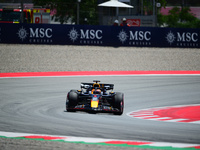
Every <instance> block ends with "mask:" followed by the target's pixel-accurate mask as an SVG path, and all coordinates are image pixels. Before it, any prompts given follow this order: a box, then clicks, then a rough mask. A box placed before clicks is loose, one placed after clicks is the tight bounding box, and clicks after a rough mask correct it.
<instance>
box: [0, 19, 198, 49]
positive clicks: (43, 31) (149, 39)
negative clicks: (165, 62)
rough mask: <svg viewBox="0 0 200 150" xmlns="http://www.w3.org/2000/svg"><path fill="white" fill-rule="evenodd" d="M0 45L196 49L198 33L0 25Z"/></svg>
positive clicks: (194, 30) (187, 30)
mask: <svg viewBox="0 0 200 150" xmlns="http://www.w3.org/2000/svg"><path fill="white" fill-rule="evenodd" d="M0 43H13V44H14V43H16V44H59V45H95V46H113V47H119V46H130V47H131V46H132V47H188V48H199V47H200V29H188V28H187V29H186V28H153V27H114V26H90V25H55V24H6V23H2V24H0Z"/></svg>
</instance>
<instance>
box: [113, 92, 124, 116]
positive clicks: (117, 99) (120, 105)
mask: <svg viewBox="0 0 200 150" xmlns="http://www.w3.org/2000/svg"><path fill="white" fill-rule="evenodd" d="M114 107H115V108H117V109H118V110H119V111H118V112H115V113H114V114H115V115H122V114H123V111H124V93H120V92H116V94H115V95H114Z"/></svg>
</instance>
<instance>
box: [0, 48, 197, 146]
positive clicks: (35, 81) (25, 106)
mask: <svg viewBox="0 0 200 150" xmlns="http://www.w3.org/2000/svg"><path fill="white" fill-rule="evenodd" d="M1 46H2V47H3V48H4V50H0V52H1V55H0V56H1V58H2V59H0V63H1V66H0V68H1V69H0V71H1V72H34V71H39V72H42V71H73V70H76V71H80V70H83V71H84V70H90V69H91V70H92V69H93V70H95V69H96V70H200V68H199V67H200V65H199V63H200V62H199V60H200V59H199V50H198V49H157V48H156V49H148V48H144V49H142V48H139V49H138V48H136V49H134V48H133V49H132V50H130V49H129V48H119V49H116V48H99V47H79V46H78V47H75V46H74V47H71V46H69V47H65V46H55V47H54V48H53V46H32V47H30V45H19V46H18V45H11V46H8V45H1ZM16 47H17V48H16ZM96 48H97V49H96ZM55 49H58V51H55ZM62 49H63V51H62ZM92 49H94V51H93V50H92ZM107 49H108V50H107ZM5 50H8V51H5ZM31 50H32V51H31ZM72 50H74V51H75V52H74V53H72ZM81 50H83V51H84V54H83V51H81ZM100 50H102V51H103V52H104V56H105V57H104V58H103V59H96V60H97V61H93V60H91V59H89V58H95V57H94V56H102V53H100ZM102 51H101V52H102ZM115 52H116V53H115ZM57 53H58V54H57ZM64 53H67V54H68V53H69V54H70V55H69V56H67V55H65V56H66V57H63V55H62V54H64ZM112 54H114V55H112ZM45 55H46V57H45ZM75 56H77V57H75ZM81 56H82V57H81ZM110 56H113V57H110ZM119 56H120V57H119ZM136 56H137V57H138V58H136ZM180 56H181V58H179V57H180ZM64 58H65V59H66V58H67V59H66V60H65V61H63V60H64ZM75 58H76V59H75ZM86 58H88V59H86ZM98 58H99V57H98ZM108 58H110V60H109V59H108ZM122 58H123V59H122ZM67 60H68V61H67ZM78 60H80V61H79V63H78ZM84 60H85V62H84ZM89 60H90V61H89ZM62 62H63V63H62ZM91 62H92V63H91ZM100 62H101V63H100ZM104 62H106V63H104ZM159 62H160V63H159ZM86 64H87V65H86ZM88 64H90V68H88V67H89V66H88ZM56 66H57V67H56ZM123 66H124V67H123ZM111 68H112V69H111ZM113 68H114V69H113ZM127 68H129V69H127ZM138 68H140V69H138ZM93 79H100V80H101V81H102V82H109V83H114V84H115V91H120V92H124V93H125V113H124V115H123V116H120V117H119V116H113V115H109V114H88V113H84V112H77V113H67V112H65V111H64V110H65V107H64V106H65V98H66V93H67V91H69V90H70V89H77V88H78V89H79V87H80V82H83V81H84V82H91V81H92V80H93ZM199 80H200V78H199V76H141V77H140V76H124V77H122V76H120V77H108V76H106V77H105V76H102V77H100V76H99V77H60V78H57V77H56V78H54V77H51V78H11V79H0V82H1V83H0V85H1V86H0V88H1V90H0V91H1V92H0V93H1V94H0V95H1V99H0V100H1V106H0V107H1V109H0V111H1V113H0V114H1V115H0V117H1V119H0V121H1V123H0V127H1V129H2V130H4V131H9V132H10V131H13V132H28V133H44V134H53V135H68V136H69V135H72V136H84V137H103V138H112V139H113V137H114V138H116V139H127V140H128V139H131V140H133V139H135V140H149V141H167V142H183V143H199V141H200V136H199V133H200V129H199V126H198V125H195V124H189V123H183V124H180V123H172V122H168V123H166V122H155V121H150V120H140V119H137V118H130V117H128V116H126V113H128V112H131V111H133V110H139V109H145V108H154V107H161V106H171V105H172V106H173V105H183V104H184V105H186V104H197V103H199V97H200V95H199V89H200V86H199V85H200V84H199ZM8 118H9V119H8ZM77 118H78V119H77ZM69 120H70V121H69ZM81 146H82V145H81ZM81 146H79V147H78V148H77V149H84V148H86V149H87V146H86V147H81ZM37 148H38V147H37ZM44 148H45V147H44ZM74 149H76V148H74ZM91 149H92V148H91ZM97 149H98V148H97ZM99 149H100V148H99ZM101 149H102V147H101Z"/></svg>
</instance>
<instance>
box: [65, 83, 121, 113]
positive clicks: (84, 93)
mask: <svg viewBox="0 0 200 150" xmlns="http://www.w3.org/2000/svg"><path fill="white" fill-rule="evenodd" d="M93 82H94V83H81V90H70V92H68V94H67V100H66V110H67V111H68V112H73V111H77V110H84V111H89V112H109V113H114V114H115V115H122V114H123V110H124V94H123V93H121V92H113V91H112V90H113V88H114V84H103V83H99V82H100V81H98V80H94V81H93ZM108 90H110V92H108Z"/></svg>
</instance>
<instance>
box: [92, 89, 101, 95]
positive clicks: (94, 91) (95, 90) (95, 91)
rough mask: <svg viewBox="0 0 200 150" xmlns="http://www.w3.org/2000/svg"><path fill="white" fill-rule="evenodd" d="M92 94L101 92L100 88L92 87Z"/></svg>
mask: <svg viewBox="0 0 200 150" xmlns="http://www.w3.org/2000/svg"><path fill="white" fill-rule="evenodd" d="M92 94H101V90H100V89H93V90H92Z"/></svg>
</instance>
